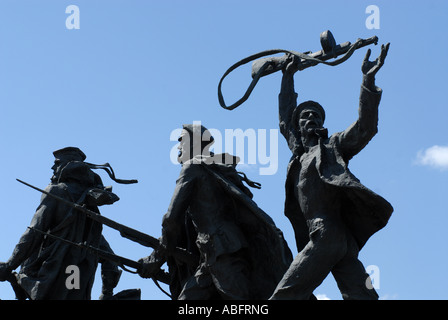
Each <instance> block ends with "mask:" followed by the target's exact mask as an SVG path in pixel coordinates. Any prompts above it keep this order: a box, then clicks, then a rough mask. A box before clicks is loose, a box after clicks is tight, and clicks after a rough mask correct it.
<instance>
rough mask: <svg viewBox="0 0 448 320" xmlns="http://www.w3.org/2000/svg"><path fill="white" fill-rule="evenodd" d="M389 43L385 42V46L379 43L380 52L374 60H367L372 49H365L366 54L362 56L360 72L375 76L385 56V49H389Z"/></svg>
mask: <svg viewBox="0 0 448 320" xmlns="http://www.w3.org/2000/svg"><path fill="white" fill-rule="evenodd" d="M389 45H390V43H388V44H386V46H384V44H383V45H381V53H380V55H379V56H378V58H376V59H375V61H369V58H370V54H371V53H372V50H370V49H369V50H367V53H366V56H365V58H364V61H363V62H362V67H361V70H362V73H363V74H364V75H366V76H372V77H375V75H376V73H377V72H378V71H379V70H380V69H381V67H382V66H383V64H384V60H385V59H386V56H387V51H389Z"/></svg>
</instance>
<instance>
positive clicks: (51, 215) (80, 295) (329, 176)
mask: <svg viewBox="0 0 448 320" xmlns="http://www.w3.org/2000/svg"><path fill="white" fill-rule="evenodd" d="M388 49H389V44H387V45H386V46H382V47H381V53H380V55H379V57H378V58H377V59H376V60H374V61H370V60H369V57H370V49H369V50H368V52H367V54H366V56H365V58H364V60H363V63H362V73H363V80H362V85H361V93H360V99H359V117H358V119H357V120H356V121H355V122H354V123H353V124H352V125H351V126H349V127H348V128H347V129H345V130H344V131H341V132H338V133H335V134H332V135H329V134H328V131H327V129H326V128H325V127H324V121H325V111H324V108H323V107H322V106H321V105H320V104H319V103H317V102H315V101H306V102H302V103H300V104H297V94H296V93H295V90H294V74H295V73H296V72H297V71H299V70H301V65H300V64H301V63H303V60H301V56H300V55H299V56H298V55H294V54H291V53H286V55H285V56H284V57H283V61H282V66H281V68H280V69H281V72H282V73H283V77H282V83H281V90H280V95H279V115H280V123H279V125H280V131H281V133H282V134H283V136H284V137H285V139H286V142H287V144H288V146H289V148H290V150H291V152H292V157H291V160H290V162H289V165H288V170H287V175H286V183H285V193H286V200H285V212H284V213H285V215H286V216H287V217H288V219H289V220H290V222H291V224H292V227H293V229H294V233H295V240H296V247H297V251H298V254H297V256H296V257H293V256H292V253H291V251H290V248H289V247H288V244H287V243H286V241H285V239H284V237H283V234H282V232H281V230H279V229H278V228H277V227H276V225H275V223H274V221H273V220H272V218H271V217H270V216H269V215H268V214H267V213H265V212H264V211H263V210H262V209H261V208H259V207H258V205H257V204H256V203H255V202H254V201H253V200H252V197H253V193H252V191H251V190H250V188H260V186H259V184H257V183H255V182H253V181H251V180H249V179H248V178H247V176H246V175H245V174H244V173H242V172H239V171H238V170H237V165H238V161H239V159H238V157H236V156H233V155H230V154H226V153H224V154H214V153H212V152H210V150H209V149H210V147H211V146H212V144H213V137H212V136H211V134H210V132H209V131H208V130H207V128H205V127H204V126H202V125H196V124H193V125H184V126H183V130H182V133H181V135H180V137H179V155H178V161H179V163H181V165H182V166H181V171H180V174H179V177H178V179H177V182H176V187H175V189H174V192H173V196H172V199H171V203H170V204H169V205H168V209H167V212H166V214H165V215H164V216H163V218H162V219H161V224H162V234H161V237H160V238H159V239H156V240H154V242H155V243H152V244H151V245H150V246H152V247H153V248H154V250H153V251H152V253H151V254H150V255H149V256H147V257H143V258H142V259H140V260H139V261H134V262H132V261H131V262H132V264H131V265H132V266H133V267H135V269H136V273H138V275H139V276H141V277H143V278H153V279H154V280H155V281H156V283H157V281H163V282H165V283H167V284H168V285H169V291H170V293H169V295H170V297H171V298H172V299H180V300H208V299H230V300H247V299H250V300H266V299H273V300H279V299H284V300H294V299H301V300H309V299H315V296H314V295H313V291H314V290H315V289H316V288H317V287H318V286H319V285H320V284H321V283H322V281H323V280H324V279H325V278H326V277H327V276H328V274H329V273H332V275H333V276H334V278H335V280H336V282H337V285H338V287H339V290H340V292H341V294H342V297H343V298H344V299H378V294H377V293H376V292H375V289H374V288H373V286H369V285H367V284H368V283H369V281H370V280H369V276H368V274H367V273H366V271H365V269H364V266H363V265H362V263H361V262H360V261H359V259H358V253H359V251H360V250H361V249H362V247H363V246H364V244H365V243H366V242H367V240H368V239H369V238H370V237H371V236H372V235H373V234H374V233H376V232H377V231H378V230H380V229H382V228H383V227H384V226H385V225H386V224H387V222H388V220H389V218H390V216H391V214H392V211H393V208H392V206H391V205H390V204H389V203H388V202H387V201H386V200H385V199H383V198H382V197H381V196H379V195H377V194H376V193H374V192H373V191H371V190H369V189H368V188H367V187H365V186H364V185H362V184H361V183H360V181H359V180H358V179H357V178H356V177H355V176H354V175H353V174H352V173H351V172H350V170H349V169H348V163H349V160H350V159H351V158H352V157H354V156H355V155H356V154H357V153H358V152H360V151H361V150H362V149H363V148H364V147H365V146H366V145H367V144H368V142H369V141H370V140H371V139H372V138H373V136H374V135H375V134H376V133H377V125H378V107H379V103H380V98H381V93H382V90H381V89H380V88H378V87H377V86H376V84H375V75H376V73H377V72H378V70H380V68H381V67H382V65H383V63H384V60H385V58H386V55H387V51H388ZM195 137H199V139H196V138H195ZM53 155H54V158H55V160H54V165H53V167H52V169H53V176H52V177H51V182H50V184H49V185H48V186H47V187H46V189H45V190H42V192H43V194H42V198H41V202H40V204H39V206H38V208H37V210H36V212H35V214H34V216H33V218H32V221H31V223H30V226H29V227H28V228H27V230H26V231H25V232H24V234H23V235H22V236H21V237H20V240H19V242H18V244H17V245H16V247H15V248H14V249H13V251H12V254H11V256H10V258H9V259H8V260H7V261H6V262H2V263H0V281H9V282H10V283H11V284H12V285H13V288H14V290H15V292H16V297H17V299H30V300H90V299H91V291H92V286H93V282H94V280H95V279H94V278H95V273H96V270H97V267H98V264H100V265H101V279H102V294H101V297H100V299H104V300H106V299H123V298H128V299H138V298H139V295H138V294H137V295H132V294H131V295H126V294H123V293H118V294H114V292H113V291H114V288H115V287H116V286H117V284H118V282H119V279H120V275H121V270H120V267H121V268H123V267H124V266H129V265H130V262H126V260H120V259H117V258H120V257H118V256H116V255H115V254H114V253H113V251H112V249H111V247H110V245H109V244H108V242H107V240H106V239H105V238H104V236H103V235H102V228H103V220H101V219H98V218H95V217H98V216H100V212H99V209H98V208H99V207H100V206H102V205H105V204H113V203H114V202H115V201H117V200H118V199H119V198H118V196H117V195H115V194H114V193H113V192H112V190H111V189H110V188H109V187H105V186H104V184H103V182H102V179H101V177H100V175H99V174H98V173H97V172H96V170H98V169H104V170H105V171H106V172H107V173H108V174H109V176H110V177H111V178H112V179H113V180H114V181H116V182H117V183H135V182H136V181H135V180H120V179H117V178H116V177H115V174H114V172H113V170H112V168H111V167H110V166H109V165H107V164H106V165H95V164H91V163H88V162H86V161H85V160H86V155H85V154H84V153H83V152H82V151H81V150H80V149H79V148H76V147H66V148H63V149H60V150H57V151H55V152H54V153H53ZM86 213H87V214H86ZM111 225H114V224H111ZM131 231H132V232H131ZM134 231H135V230H130V231H129V232H122V235H123V234H125V233H127V237H129V238H133V239H136V238H138V235H139V234H141V233H138V232H137V231H135V232H134ZM138 242H139V241H138ZM92 248H93V251H92V250H89V249H92ZM164 265H166V266H167V268H168V271H167V272H165V271H164V270H162V267H163V266H164ZM68 266H76V268H78V269H79V274H80V277H79V284H78V287H76V288H69V287H68V286H67V283H66V280H67V273H66V269H67V267H68ZM19 268H20V269H19ZM17 269H19V270H17ZM124 269H126V268H125V267H124ZM15 270H17V272H16V271H15Z"/></svg>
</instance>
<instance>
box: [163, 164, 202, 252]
mask: <svg viewBox="0 0 448 320" xmlns="http://www.w3.org/2000/svg"><path fill="white" fill-rule="evenodd" d="M199 167H200V166H198V165H195V164H191V163H185V164H184V165H183V167H182V170H181V172H180V175H179V178H178V179H177V181H176V188H175V190H174V193H173V196H172V198H171V202H170V205H169V207H168V210H167V213H166V214H165V215H164V216H163V220H162V238H161V243H162V244H163V245H164V246H166V247H167V248H168V249H169V248H172V247H174V246H175V245H176V244H175V243H174V242H175V241H173V240H174V239H176V238H177V236H178V235H179V234H181V231H182V226H183V221H184V215H185V213H186V211H187V209H188V207H189V205H190V201H191V198H192V196H193V192H194V189H195V183H196V177H197V170H200V168H199Z"/></svg>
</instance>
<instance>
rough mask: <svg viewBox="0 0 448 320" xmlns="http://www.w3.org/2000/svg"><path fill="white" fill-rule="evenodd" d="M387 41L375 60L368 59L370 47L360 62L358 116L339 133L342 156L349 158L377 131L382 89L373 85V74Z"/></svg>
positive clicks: (382, 55) (383, 57) (384, 52)
mask: <svg viewBox="0 0 448 320" xmlns="http://www.w3.org/2000/svg"><path fill="white" fill-rule="evenodd" d="M388 50H389V43H388V44H387V45H386V46H384V45H382V46H381V53H380V55H379V57H378V58H377V59H376V60H375V61H369V57H370V49H369V50H368V51H367V54H366V56H365V58H364V61H363V64H362V68H361V69H362V72H363V82H362V86H361V94H360V97H359V110H358V112H359V117H358V120H356V121H355V122H354V123H353V124H352V125H351V126H350V127H348V128H347V129H346V130H345V131H344V132H342V133H341V134H340V144H341V147H342V151H343V156H344V158H345V159H346V160H349V159H351V158H352V157H353V156H354V155H356V154H357V153H358V152H360V151H361V150H362V149H363V148H364V147H365V146H366V145H367V143H368V142H369V141H370V140H371V139H372V138H373V137H374V136H375V134H376V133H377V132H378V106H379V104H380V100H381V94H382V90H381V89H380V88H378V87H377V86H376V85H375V75H376V73H377V72H378V70H380V68H381V67H382V66H383V64H384V60H385V58H386V55H387V51H388Z"/></svg>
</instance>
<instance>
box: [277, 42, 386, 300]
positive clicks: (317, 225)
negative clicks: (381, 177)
mask: <svg viewBox="0 0 448 320" xmlns="http://www.w3.org/2000/svg"><path fill="white" fill-rule="evenodd" d="M388 49H389V44H387V45H386V46H384V45H383V46H381V53H380V55H379V57H378V58H377V59H376V60H375V61H373V62H372V61H369V57H370V53H371V51H370V49H369V50H368V52H367V54H366V56H365V58H364V61H363V64H362V72H363V81H362V85H361V95H360V99H359V118H358V120H356V121H355V122H354V123H353V124H352V125H351V126H349V127H348V128H347V129H346V130H344V131H342V132H338V133H335V134H333V135H331V136H330V137H329V136H328V131H327V129H326V128H324V126H323V125H324V120H325V111H324V109H323V108H322V106H321V105H320V104H319V103H317V102H314V101H306V102H303V103H301V104H299V105H298V106H297V103H296V100H297V94H296V93H295V92H294V78H293V76H294V73H295V72H296V71H297V70H298V61H297V59H296V58H295V57H294V56H290V60H289V63H287V66H286V68H285V69H284V70H283V78H282V84H281V92H280V95H279V115H280V131H281V132H282V134H283V136H284V137H285V139H286V141H287V142H288V146H289V148H290V149H291V151H292V153H293V155H292V158H291V160H290V163H289V166H288V173H287V179H286V201H285V215H286V216H287V217H288V218H289V219H290V221H291V224H292V226H293V228H294V231H295V238H296V244H297V250H298V251H299V253H298V255H297V256H296V257H295V259H294V261H293V262H292V264H291V266H290V267H289V269H288V271H287V272H286V274H285V275H284V277H283V279H282V280H281V281H280V283H279V284H278V286H277V288H276V290H275V292H274V294H273V295H272V297H271V299H274V300H276V299H308V298H309V297H310V295H311V294H312V292H313V290H314V289H315V288H316V287H317V286H319V285H320V284H321V282H322V281H323V280H324V279H325V278H326V277H327V275H328V274H329V273H330V272H331V273H332V274H333V276H334V278H335V280H336V282H337V284H338V287H339V290H340V291H341V293H342V297H343V298H344V299H378V294H377V293H376V291H375V289H374V287H373V286H372V284H371V281H370V279H369V276H368V275H367V273H366V271H365V269H364V267H363V265H362V263H361V261H359V259H358V253H359V251H360V250H361V248H362V247H363V246H364V244H365V243H366V241H367V240H368V239H369V238H370V236H372V235H373V234H374V233H375V232H377V231H378V230H380V229H381V228H383V227H384V226H385V225H386V224H387V222H388V220H389V218H390V216H391V214H392V211H393V208H392V206H391V205H390V204H389V202H387V201H386V200H385V199H383V198H382V197H380V196H379V195H377V194H375V193H374V192H373V191H371V190H369V189H367V188H366V187H365V186H364V185H362V184H361V183H360V181H359V180H358V179H357V178H356V177H355V176H354V175H353V174H352V173H351V172H350V170H349V169H348V162H349V160H350V159H351V158H353V157H354V156H355V155H356V154H357V153H359V152H360V151H361V150H362V149H363V148H364V147H365V146H366V145H367V144H368V142H369V141H370V140H371V139H372V138H373V136H375V134H376V133H377V131H378V128H377V125H378V106H379V103H380V98H381V93H382V90H381V89H380V88H378V87H377V86H376V85H375V75H376V73H377V72H378V70H380V68H381V67H382V65H383V63H384V60H385V58H386V55H387V52H388Z"/></svg>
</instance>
